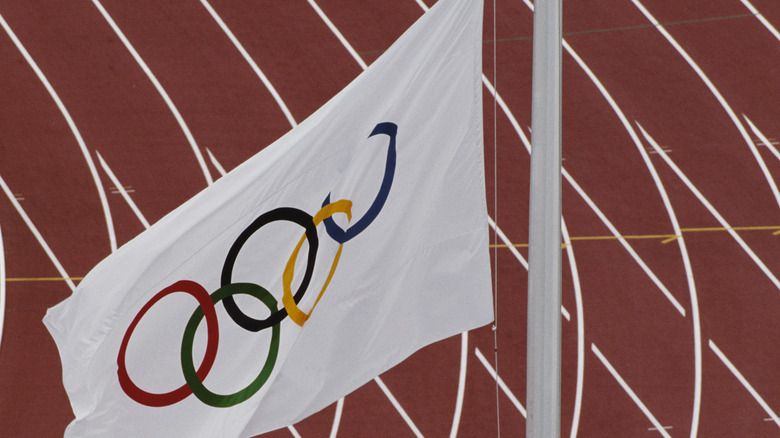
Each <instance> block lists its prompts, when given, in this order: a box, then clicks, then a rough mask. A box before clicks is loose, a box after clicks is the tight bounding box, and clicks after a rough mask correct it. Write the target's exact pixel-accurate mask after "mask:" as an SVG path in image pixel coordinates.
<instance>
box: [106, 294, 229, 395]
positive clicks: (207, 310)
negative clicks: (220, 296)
mask: <svg viewBox="0 0 780 438" xmlns="http://www.w3.org/2000/svg"><path fill="white" fill-rule="evenodd" d="M174 292H184V293H188V294H190V295H192V296H193V297H195V299H196V300H198V303H199V304H200V307H201V308H202V309H203V314H204V315H205V317H206V326H207V328H208V330H207V333H208V339H207V341H206V355H205V357H204V358H203V362H202V363H201V364H200V367H199V368H198V371H197V375H198V377H199V378H200V380H201V381H203V379H205V378H206V375H207V374H208V373H209V371H210V370H211V366H212V365H214V360H215V359H216V357H217V346H218V344H219V327H218V326H217V310H216V308H215V307H214V303H213V302H212V301H211V296H210V295H209V293H208V292H207V291H206V289H204V288H203V286H201V285H199V284H198V283H196V282H194V281H189V280H181V281H177V282H176V283H174V284H172V285H170V286H168V287H166V288H165V289H163V290H161V291H160V292H158V293H157V295H155V296H154V297H152V299H151V300H149V302H147V303H146V304H145V305H144V306H143V307H142V308H141V310H140V311H139V312H138V314H137V315H136V316H135V319H133V322H132V323H131V324H130V326H129V327H128V328H127V331H126V332H125V337H124V338H122V345H121V346H120V347H119V355H118V356H117V358H116V362H117V365H119V369H118V370H117V374H118V376H119V385H120V386H121V387H122V389H123V390H124V391H125V394H127V395H128V396H130V398H132V399H133V400H135V401H137V402H138V403H141V404H143V405H146V406H152V407H161V406H168V405H172V404H174V403H177V402H180V401H181V400H184V399H185V398H186V397H187V396H188V395H190V394H192V390H191V389H190V388H189V386H187V384H186V383H185V384H184V385H182V386H181V387H179V388H177V389H175V390H173V391H171V392H166V393H163V394H156V393H152V392H147V391H144V390H143V389H141V388H139V387H138V386H137V385H136V384H135V383H133V381H132V380H131V379H130V375H128V374H127V368H126V366H125V352H126V350H127V344H128V342H130V336H132V335H133V331H134V330H135V327H136V326H137V325H138V322H140V321H141V318H142V317H143V316H144V315H145V314H146V312H147V311H148V310H149V309H150V308H151V307H152V306H153V305H154V304H155V303H157V302H158V301H160V300H161V299H162V298H163V297H165V296H166V295H169V294H172V293H174Z"/></svg>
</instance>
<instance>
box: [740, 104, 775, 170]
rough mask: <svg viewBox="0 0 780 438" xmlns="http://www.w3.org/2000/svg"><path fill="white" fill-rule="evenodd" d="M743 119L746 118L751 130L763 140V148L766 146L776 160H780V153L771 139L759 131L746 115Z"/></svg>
mask: <svg viewBox="0 0 780 438" xmlns="http://www.w3.org/2000/svg"><path fill="white" fill-rule="evenodd" d="M742 117H744V118H745V121H746V122H747V124H748V126H750V130H751V131H753V134H756V136H757V137H758V138H760V139H761V141H762V142H763V144H762V146H766V148H767V149H769V151H770V152H772V154H773V155H774V156H775V158H777V159H778V160H780V152H778V150H777V148H776V147H775V145H774V144H773V143H772V142H771V141H769V139H768V138H767V137H766V136H765V135H764V134H763V133H762V132H761V131H759V130H758V128H756V125H754V124H753V122H751V121H750V119H748V118H747V116H746V115H744V114H742Z"/></svg>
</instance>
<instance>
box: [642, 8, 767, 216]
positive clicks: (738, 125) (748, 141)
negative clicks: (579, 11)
mask: <svg viewBox="0 0 780 438" xmlns="http://www.w3.org/2000/svg"><path fill="white" fill-rule="evenodd" d="M631 2H632V3H634V6H636V7H637V8H638V9H639V10H640V11H641V12H642V14H644V16H645V17H646V18H647V19H648V20H649V21H650V22H651V23H652V24H653V26H655V28H656V29H657V30H658V32H660V33H661V35H663V36H664V38H666V40H667V41H668V42H669V44H671V45H672V46H673V47H674V48H675V50H677V53H679V54H680V56H682V57H683V58H684V59H685V62H687V63H688V65H689V66H690V67H691V68H692V69H693V71H695V72H696V74H697V75H698V76H699V78H700V79H701V80H702V81H703V82H704V84H705V85H706V86H707V88H708V89H709V90H710V92H711V93H712V95H713V96H715V99H717V100H718V103H720V105H721V106H722V107H723V109H724V110H725V111H726V113H727V114H728V116H729V118H730V119H731V122H732V123H733V124H734V126H735V127H736V128H737V130H738V131H739V133H740V135H742V139H743V140H745V143H746V144H747V145H748V148H749V149H750V152H751V153H752V154H753V157H754V158H755V160H756V162H757V163H758V167H759V168H761V172H762V173H763V174H764V178H765V179H766V181H767V183H768V184H769V188H770V189H771V190H772V194H774V196H775V202H777V205H778V207H780V190H778V188H777V184H775V180H774V178H772V174H771V173H770V172H769V169H767V167H766V163H764V159H763V158H761V154H759V153H758V149H757V148H756V145H755V144H753V140H752V139H751V138H750V135H748V133H747V131H746V130H745V127H744V126H743V125H742V122H740V120H739V118H738V117H737V115H736V114H735V113H734V111H733V110H732V109H731V106H729V104H728V102H726V99H725V98H724V97H723V95H722V94H720V91H718V89H717V88H715V85H714V84H713V83H712V81H711V80H710V78H709V77H707V75H706V74H705V73H704V71H703V70H702V69H701V68H699V66H698V65H697V64H696V62H695V61H694V60H693V58H691V56H690V55H688V52H686V51H685V49H683V48H682V46H680V44H678V43H677V40H675V39H674V37H672V35H671V34H670V33H669V32H667V31H666V29H665V28H664V27H663V26H662V25H661V23H659V22H658V20H656V19H655V17H654V16H653V14H651V13H650V11H648V10H647V9H646V8H645V7H644V5H642V3H641V2H639V0H631Z"/></svg>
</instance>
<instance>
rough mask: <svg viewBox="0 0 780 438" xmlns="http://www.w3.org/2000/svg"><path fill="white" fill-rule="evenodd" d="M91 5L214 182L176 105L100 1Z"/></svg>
mask: <svg viewBox="0 0 780 438" xmlns="http://www.w3.org/2000/svg"><path fill="white" fill-rule="evenodd" d="M92 3H93V4H94V5H95V7H96V8H97V9H98V11H100V14H101V15H102V16H103V18H104V19H105V20H106V22H108V24H109V25H110V26H111V29H113V31H114V33H115V34H116V36H117V37H119V39H120V40H121V41H122V44H124V45H125V48H126V49H127V50H128V51H129V52H130V54H131V55H133V59H135V62H136V63H137V64H138V65H139V66H140V67H141V70H143V72H144V73H146V76H147V77H148V78H149V80H150V81H151V82H152V84H153V85H154V88H156V89H157V93H159V94H160V96H161V97H162V98H163V100H164V101H165V104H166V105H168V109H169V110H170V111H171V113H172V114H173V117H174V118H176V122H177V123H178V124H179V127H180V128H181V130H182V132H183V133H184V136H185V137H186V138H187V142H189V144H190V147H191V148H192V152H194V153H195V159H197V160H198V164H199V165H200V168H201V170H202V171H203V176H204V177H205V178H206V183H207V184H208V185H211V184H212V183H213V182H214V180H213V179H212V178H211V174H210V173H209V170H208V168H207V167H206V161H205V160H204V159H203V154H201V153H200V149H199V148H198V144H197V143H196V142H195V137H193V135H192V132H190V128H189V127H188V126H187V123H186V122H185V121H184V118H183V117H182V116H181V114H180V113H179V110H178V109H177V108H176V105H174V103H173V101H172V100H171V98H170V97H169V96H168V93H167V92H166V91H165V89H164V88H163V86H162V85H161V84H160V81H158V80H157V77H155V76H154V73H152V70H151V69H150V68H149V66H148V65H146V63H145V62H144V60H143V59H142V58H141V55H139V54H138V52H136V50H135V48H134V47H133V45H132V44H130V41H129V40H128V39H127V37H126V36H125V34H124V33H122V30H121V29H119V26H117V24H116V23H115V22H114V19H113V18H111V16H110V15H109V14H108V11H106V9H105V8H103V5H102V4H100V1H98V0H92Z"/></svg>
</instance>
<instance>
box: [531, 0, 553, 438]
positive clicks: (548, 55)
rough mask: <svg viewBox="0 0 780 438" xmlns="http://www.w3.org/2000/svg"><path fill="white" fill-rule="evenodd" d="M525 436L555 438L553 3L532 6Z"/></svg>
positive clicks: (549, 0) (548, 0)
mask: <svg viewBox="0 0 780 438" xmlns="http://www.w3.org/2000/svg"><path fill="white" fill-rule="evenodd" d="M531 79H532V99H531V127H532V133H531V143H532V145H533V148H532V150H531V196H530V215H529V227H528V233H529V238H528V242H529V245H528V259H529V260H528V263H529V271H528V354H527V364H528V372H527V380H526V382H527V394H526V396H527V399H526V404H527V405H528V406H527V408H528V421H527V423H526V437H528V438H559V437H560V436H561V0H536V2H535V10H534V30H533V72H532V78H531Z"/></svg>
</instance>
